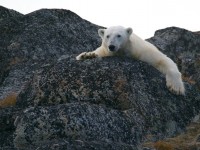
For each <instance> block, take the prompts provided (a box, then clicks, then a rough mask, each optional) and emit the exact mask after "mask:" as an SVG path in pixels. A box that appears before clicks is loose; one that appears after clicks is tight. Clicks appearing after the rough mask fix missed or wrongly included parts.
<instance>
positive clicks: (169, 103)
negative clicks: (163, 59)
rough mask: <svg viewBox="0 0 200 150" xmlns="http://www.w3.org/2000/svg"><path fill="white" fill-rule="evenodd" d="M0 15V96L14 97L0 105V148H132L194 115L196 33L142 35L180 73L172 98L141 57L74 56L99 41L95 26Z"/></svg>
mask: <svg viewBox="0 0 200 150" xmlns="http://www.w3.org/2000/svg"><path fill="white" fill-rule="evenodd" d="M0 12H2V13H0V33H1V34H0V67H1V70H0V99H1V101H4V99H5V98H6V97H8V96H9V95H10V94H11V93H15V94H17V95H18V96H17V103H16V105H15V106H12V107H7V108H0V147H2V148H3V149H16V148H19V149H52V150H53V149H59V150H64V149H119V150H121V149H139V147H140V144H141V142H144V141H156V140H158V139H165V138H166V137H172V136H175V135H176V134H178V133H181V132H183V131H184V129H185V127H186V125H187V124H188V123H189V122H190V121H191V120H192V118H193V117H194V116H195V115H197V114H199V110H200V92H199V91H200V83H199V79H200V75H199V74H200V70H199V68H200V35H199V34H197V33H192V32H190V31H187V30H185V29H181V28H177V27H170V28H166V29H162V30H158V31H156V33H155V35H154V37H152V38H150V39H148V41H150V42H152V43H153V44H154V45H156V46H157V47H158V48H159V49H160V50H161V51H163V52H164V53H165V54H167V55H168V56H169V57H170V58H172V59H173V60H174V61H175V62H176V63H177V64H178V67H179V69H180V71H181V72H182V73H183V79H184V82H185V87H186V96H177V95H174V94H173V93H170V92H169V91H168V89H167V88H166V85H165V77H164V76H163V75H162V74H161V73H160V72H158V71H157V70H156V69H154V68H153V67H152V66H150V65H148V64H146V63H143V62H141V61H137V60H133V59H130V58H117V57H112V58H111V57H110V58H102V59H92V60H85V61H76V60H75V56H76V55H77V54H79V53H81V52H83V51H90V50H93V49H95V48H96V47H97V46H99V45H100V42H101V41H100V38H99V37H98V34H97V30H98V28H100V27H99V26H97V25H94V24H92V23H90V22H88V21H86V20H83V19H82V18H80V17H79V16H77V15H76V14H74V13H73V12H71V11H68V10H55V9H52V10H48V9H42V10H38V11H35V12H32V13H30V14H27V15H22V14H20V13H17V12H15V11H13V10H9V9H6V8H3V7H0ZM8 100H9V99H7V101H8ZM0 104H1V103H0ZM4 104H5V103H4ZM0 107H1V106H0Z"/></svg>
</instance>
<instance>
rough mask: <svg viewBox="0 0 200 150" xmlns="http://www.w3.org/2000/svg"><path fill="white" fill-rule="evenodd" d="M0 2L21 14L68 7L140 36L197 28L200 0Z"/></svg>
mask: <svg viewBox="0 0 200 150" xmlns="http://www.w3.org/2000/svg"><path fill="white" fill-rule="evenodd" d="M0 5H2V6H4V7H7V8H10V9H14V10H16V11H18V12H21V13H23V14H27V13H30V12H32V11H35V10H38V9H41V8H63V9H69V10H71V11H73V12H75V13H76V14H78V15H79V16H81V17H82V18H84V19H86V20H88V21H90V22H92V23H94V24H98V25H101V26H104V27H109V26H113V25H122V26H125V27H132V28H133V31H134V32H135V33H136V34H137V35H139V36H140V37H142V38H143V39H145V38H149V37H151V36H153V34H154V32H155V31H156V30H158V29H162V28H166V27H170V26H177V27H182V28H185V29H188V30H191V31H200V19H199V18H200V0H1V1H0Z"/></svg>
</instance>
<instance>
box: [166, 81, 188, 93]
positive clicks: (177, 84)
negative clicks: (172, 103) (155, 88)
mask: <svg viewBox="0 0 200 150" xmlns="http://www.w3.org/2000/svg"><path fill="white" fill-rule="evenodd" d="M167 87H168V88H169V90H170V91H171V92H173V93H175V94H177V95H185V87H184V84H183V82H182V80H181V78H179V79H176V80H175V79H173V78H167Z"/></svg>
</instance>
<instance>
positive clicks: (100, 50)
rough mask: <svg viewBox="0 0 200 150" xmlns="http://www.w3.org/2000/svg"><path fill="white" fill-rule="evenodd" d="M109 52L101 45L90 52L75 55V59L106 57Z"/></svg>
mask: <svg viewBox="0 0 200 150" xmlns="http://www.w3.org/2000/svg"><path fill="white" fill-rule="evenodd" d="M109 55H110V53H109V52H108V51H107V50H106V49H105V48H104V47H103V46H101V47H99V48H97V49H96V50H94V51H91V52H83V53H81V54H79V55H78V56H77V57H76V60H84V59H92V58H96V57H106V56H109Z"/></svg>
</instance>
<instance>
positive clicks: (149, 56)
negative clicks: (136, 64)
mask: <svg viewBox="0 0 200 150" xmlns="http://www.w3.org/2000/svg"><path fill="white" fill-rule="evenodd" d="M98 33H99V36H100V37H101V38H102V44H101V46H100V47H99V48H97V49H96V50H94V51H92V52H83V53H81V54H80V55H78V56H77V57H76V59H77V60H83V59H88V58H95V57H106V56H114V55H125V56H129V57H133V58H136V59H139V60H141V61H144V62H147V63H148V64H150V65H152V66H154V67H155V68H156V69H158V70H159V71H160V72H162V73H163V74H165V75H166V84H167V87H168V88H169V90H170V91H173V92H175V93H176V94H182V95H184V94H185V88H184V84H183V82H182V78H181V73H180V72H179V70H178V68H177V66H176V64H175V63H174V62H173V61H172V60H171V59H170V58H169V57H167V56H166V55H164V54H163V53H162V52H160V51H159V50H158V49H157V48H156V47H155V46H154V45H152V44H151V43H149V42H147V41H144V40H142V39H141V38H140V37H138V36H137V35H135V34H134V33H132V29H131V28H124V27H121V26H114V27H110V28H108V29H99V30H98Z"/></svg>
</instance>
